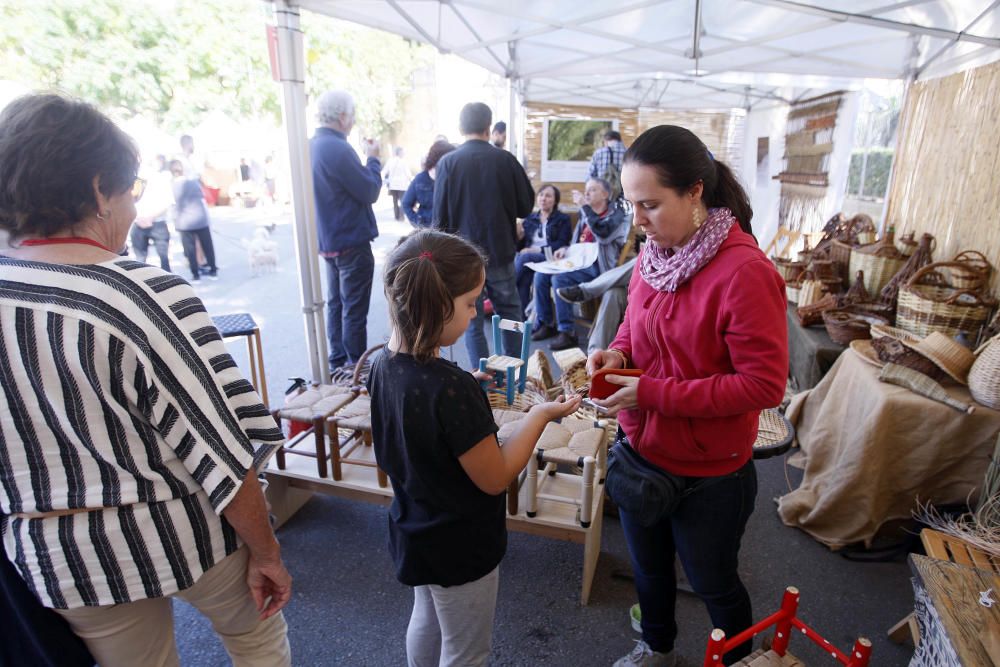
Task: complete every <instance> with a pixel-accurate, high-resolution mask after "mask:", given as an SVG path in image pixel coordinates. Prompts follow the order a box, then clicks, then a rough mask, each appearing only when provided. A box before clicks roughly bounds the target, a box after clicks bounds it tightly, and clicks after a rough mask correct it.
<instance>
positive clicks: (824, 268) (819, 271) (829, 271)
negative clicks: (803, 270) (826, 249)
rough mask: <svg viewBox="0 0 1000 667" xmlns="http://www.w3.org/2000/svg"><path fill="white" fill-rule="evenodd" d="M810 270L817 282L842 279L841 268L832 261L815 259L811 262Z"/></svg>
mask: <svg viewBox="0 0 1000 667" xmlns="http://www.w3.org/2000/svg"><path fill="white" fill-rule="evenodd" d="M809 270H810V271H812V272H813V275H815V276H816V280H825V279H838V280H839V279H840V267H839V266H837V262H835V261H834V260H832V259H819V258H817V259H814V260H812V261H811V262H809Z"/></svg>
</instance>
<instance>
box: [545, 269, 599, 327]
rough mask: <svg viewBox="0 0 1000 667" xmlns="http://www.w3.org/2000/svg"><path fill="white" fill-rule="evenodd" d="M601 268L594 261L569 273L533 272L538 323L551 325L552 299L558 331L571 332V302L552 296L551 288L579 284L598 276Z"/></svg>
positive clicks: (572, 325) (572, 320)
mask: <svg viewBox="0 0 1000 667" xmlns="http://www.w3.org/2000/svg"><path fill="white" fill-rule="evenodd" d="M600 273H601V270H600V269H599V268H598V266H597V262H594V263H593V264H591V265H590V266H588V267H587V268H585V269H578V270H576V271H570V272H569V273H557V274H555V275H552V276H550V275H548V274H545V273H536V274H535V317H536V319H537V321H538V323H539V324H548V325H549V326H552V324H553V322H552V320H553V318H552V301H553V299H554V300H555V302H556V315H555V325H556V328H557V329H559V331H565V332H567V333H573V331H574V330H575V329H576V325H575V323H574V318H573V304H571V303H566V302H565V301H563V300H562V299H560V298H559V297H557V296H553V294H552V289H553V288H555V289H559V288H560V287H570V286H572V285H579V284H580V283H585V282H587V281H588V280H593V279H594V278H596V277H597V276H599V275H600Z"/></svg>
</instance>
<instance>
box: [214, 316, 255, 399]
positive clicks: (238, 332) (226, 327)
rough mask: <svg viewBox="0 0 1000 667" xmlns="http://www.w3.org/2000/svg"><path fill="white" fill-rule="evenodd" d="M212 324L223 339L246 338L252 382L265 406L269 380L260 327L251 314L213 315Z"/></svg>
mask: <svg viewBox="0 0 1000 667" xmlns="http://www.w3.org/2000/svg"><path fill="white" fill-rule="evenodd" d="M212 323H213V324H215V327H216V328H217V329H218V330H219V333H220V334H221V335H222V337H223V338H231V337H233V336H245V337H246V339H247V358H248V359H249V360H250V381H251V382H253V387H254V389H256V390H257V393H258V394H260V397H261V399H263V401H264V405H268V402H267V378H266V377H265V375H264V350H263V348H262V347H261V344H260V327H258V326H257V323H256V322H254V319H253V317H251V316H250V313H232V314H229V315H213V316H212Z"/></svg>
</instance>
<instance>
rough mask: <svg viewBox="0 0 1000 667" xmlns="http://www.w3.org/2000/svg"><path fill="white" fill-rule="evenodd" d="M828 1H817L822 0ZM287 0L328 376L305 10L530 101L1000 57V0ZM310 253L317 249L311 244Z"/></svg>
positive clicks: (799, 83)
mask: <svg viewBox="0 0 1000 667" xmlns="http://www.w3.org/2000/svg"><path fill="white" fill-rule="evenodd" d="M812 2H813V3H816V2H817V0H812ZM613 5H614V3H604V2H586V1H584V2H581V1H580V0H505V1H504V2H495V1H487V0H297V1H296V0H277V2H275V16H276V24H277V25H278V27H279V30H278V44H279V49H278V50H279V54H280V64H281V72H282V75H281V76H282V81H283V83H284V85H285V98H284V99H285V107H284V110H285V119H286V127H287V129H288V138H289V146H290V155H291V159H292V171H293V174H292V175H293V182H294V184H295V185H294V188H293V190H294V193H293V198H294V201H295V217H296V220H295V226H296V230H297V237H296V238H297V246H298V249H299V253H300V255H299V267H300V271H301V273H302V285H303V290H302V298H303V312H304V313H305V314H306V320H307V322H306V329H307V333H308V335H307V341H309V344H310V349H309V353H310V358H311V359H312V362H313V375H314V379H319V378H320V377H321V373H322V371H323V370H325V367H323V366H322V364H325V363H326V362H325V351H324V350H322V349H321V348H324V347H325V338H324V336H323V322H322V317H318V316H317V315H318V314H319V313H322V291H321V289H320V286H321V280H320V278H319V273H318V271H319V265H318V261H317V259H316V257H317V255H316V241H315V221H314V214H313V211H312V188H311V174H310V173H308V172H309V160H308V155H307V154H306V151H307V146H308V143H307V139H306V132H305V129H306V127H307V126H306V119H305V115H304V113H305V112H304V109H305V97H304V94H305V92H304V86H303V85H302V80H303V76H304V74H303V72H304V70H303V68H302V52H301V41H300V39H299V38H300V37H301V33H299V30H298V9H299V8H305V9H308V10H310V11H314V12H318V13H322V14H327V15H330V16H334V17H337V18H341V19H345V20H348V21H352V22H355V23H359V24H362V25H366V26H370V27H373V28H378V29H381V30H386V31H388V32H392V33H395V34H398V35H401V36H404V37H407V38H411V39H414V40H418V41H421V42H425V43H428V44H431V45H433V46H434V47H436V48H437V49H438V50H440V51H441V52H444V53H453V54H457V55H459V56H461V57H462V58H465V59H467V60H469V61H471V62H474V63H477V64H479V65H481V66H482V67H484V68H486V69H488V70H490V71H493V72H496V73H499V74H502V75H504V76H506V77H507V78H508V80H509V81H510V84H511V93H512V94H511V113H510V114H509V116H508V118H509V120H510V125H511V126H510V127H509V129H508V132H509V137H510V142H511V144H512V146H511V147H512V150H514V151H515V152H517V153H520V150H521V146H520V143H521V142H520V141H519V134H520V133H521V131H522V128H521V127H519V126H518V124H517V119H518V118H519V117H520V113H519V112H520V103H521V102H547V103H558V104H576V105H586V106H607V107H616V108H622V107H624V108H637V107H653V108H656V107H662V108H671V109H726V108H744V109H748V110H749V109H752V108H754V107H755V106H757V105H761V104H765V103H770V102H780V103H789V102H791V101H794V100H795V99H800V98H804V97H811V96H813V95H816V94H821V93H823V92H827V91H830V90H835V89H840V88H850V87H857V86H858V85H859V84H860V82H861V81H863V80H864V79H869V78H876V79H905V80H915V79H919V78H926V77H933V76H939V75H942V74H948V73H951V72H954V71H957V70H960V69H966V68H969V67H973V66H976V65H981V64H985V63H987V62H992V61H994V60H997V59H998V58H1000V9H998V8H1000V0H898V1H895V2H890V1H889V0H839V1H837V2H832V3H825V5H831V6H830V7H828V6H821V5H820V4H812V3H807V2H800V1H792V0H632V1H628V0H626V1H625V2H623V3H620V4H618V5H617V6H613ZM303 253H306V254H303Z"/></svg>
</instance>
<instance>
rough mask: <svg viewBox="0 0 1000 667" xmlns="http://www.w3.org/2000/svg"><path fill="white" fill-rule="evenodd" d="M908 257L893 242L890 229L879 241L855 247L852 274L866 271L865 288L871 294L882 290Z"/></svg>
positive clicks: (851, 266)
mask: <svg viewBox="0 0 1000 667" xmlns="http://www.w3.org/2000/svg"><path fill="white" fill-rule="evenodd" d="M905 262H906V259H905V258H904V257H903V255H902V253H900V252H899V250H898V249H897V248H896V246H895V244H894V243H893V233H892V230H891V229H890V230H889V231H888V232H886V233H885V235H884V236H883V237H882V238H881V239H879V241H878V243H874V244H872V245H868V246H862V247H860V248H855V249H854V250H853V251H852V252H851V265H850V272H851V274H857V272H858V271H864V273H865V289H866V290H868V293H869V294H878V293H879V292H881V291H882V288H883V287H885V286H886V285H887V284H888V283H889V281H890V280H892V277H893V276H894V275H896V272H897V271H899V270H900V269H901V268H903V264H904V263H905Z"/></svg>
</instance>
